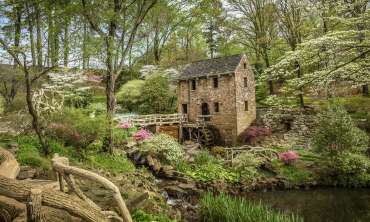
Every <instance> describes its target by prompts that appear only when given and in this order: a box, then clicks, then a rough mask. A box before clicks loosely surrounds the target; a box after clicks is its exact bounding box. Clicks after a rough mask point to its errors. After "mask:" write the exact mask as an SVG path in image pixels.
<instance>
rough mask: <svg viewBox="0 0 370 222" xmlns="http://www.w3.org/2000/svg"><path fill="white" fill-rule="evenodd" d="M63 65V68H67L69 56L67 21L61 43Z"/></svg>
mask: <svg viewBox="0 0 370 222" xmlns="http://www.w3.org/2000/svg"><path fill="white" fill-rule="evenodd" d="M63 48H64V49H63V64H64V66H65V67H67V66H68V62H69V61H68V56H69V21H68V19H66V21H65V24H64V42H63Z"/></svg>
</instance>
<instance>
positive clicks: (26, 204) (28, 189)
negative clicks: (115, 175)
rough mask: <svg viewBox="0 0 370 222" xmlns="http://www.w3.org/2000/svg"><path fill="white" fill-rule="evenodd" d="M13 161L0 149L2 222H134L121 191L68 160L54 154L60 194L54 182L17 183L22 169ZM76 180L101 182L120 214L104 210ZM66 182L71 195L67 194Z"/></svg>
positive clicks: (0, 211) (8, 153)
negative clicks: (73, 220) (78, 221)
mask: <svg viewBox="0 0 370 222" xmlns="http://www.w3.org/2000/svg"><path fill="white" fill-rule="evenodd" d="M14 161H15V159H14V157H13V155H12V154H11V153H10V152H8V151H7V150H4V149H2V148H0V209H1V210H0V221H5V222H8V221H9V222H10V221H25V218H27V221H32V222H46V221H56V222H58V221H71V220H72V218H75V219H76V218H78V219H79V220H83V221H88V222H109V221H123V222H132V219H131V216H130V213H129V211H128V209H127V207H126V204H125V202H124V201H123V199H122V197H121V193H120V191H119V189H118V188H117V187H116V186H115V185H114V184H113V183H112V182H110V181H109V180H107V179H106V178H104V177H102V176H99V175H97V174H95V173H93V172H90V171H87V170H84V169H80V168H77V167H72V166H69V164H68V159H67V158H64V157H59V156H58V155H55V156H54V158H53V159H52V165H53V169H54V171H56V172H57V174H58V178H59V189H60V191H58V190H56V189H55V187H57V186H55V185H56V184H55V183H56V182H55V181H34V180H16V179H15V178H16V176H17V174H18V172H19V166H18V163H16V161H15V163H14ZM74 177H79V178H80V179H84V180H90V181H92V182H96V183H99V184H100V185H102V186H103V187H104V188H106V189H108V190H111V191H112V192H113V199H114V200H115V202H116V204H117V206H118V211H119V214H117V213H115V212H112V211H103V210H102V209H101V208H100V207H99V206H97V205H96V204H95V203H94V202H93V201H92V200H90V199H89V198H88V197H86V196H85V195H84V194H83V192H82V191H81V190H80V188H79V187H78V185H77V184H76V182H75V180H74ZM65 183H66V187H68V194H67V193H65V191H66V190H65V188H66V187H65ZM71 193H74V194H75V195H71Z"/></svg>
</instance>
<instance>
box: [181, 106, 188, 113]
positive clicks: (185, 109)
mask: <svg viewBox="0 0 370 222" xmlns="http://www.w3.org/2000/svg"><path fill="white" fill-rule="evenodd" d="M182 113H184V114H187V113H188V104H182Z"/></svg>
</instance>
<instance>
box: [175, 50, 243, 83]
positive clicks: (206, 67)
mask: <svg viewBox="0 0 370 222" xmlns="http://www.w3.org/2000/svg"><path fill="white" fill-rule="evenodd" d="M242 57H243V55H240V54H239V55H232V56H226V57H219V58H214V59H207V60H200V61H196V62H192V63H190V64H187V65H185V67H184V69H183V70H182V72H181V74H180V76H179V79H190V78H197V77H203V76H210V75H212V76H213V75H221V74H229V73H233V72H234V71H235V69H236V67H237V66H238V65H239V63H240V60H241V59H242Z"/></svg>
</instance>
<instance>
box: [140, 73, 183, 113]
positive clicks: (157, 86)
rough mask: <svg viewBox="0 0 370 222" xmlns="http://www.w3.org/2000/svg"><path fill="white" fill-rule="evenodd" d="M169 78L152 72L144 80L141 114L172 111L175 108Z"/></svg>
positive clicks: (174, 96) (174, 99)
mask: <svg viewBox="0 0 370 222" xmlns="http://www.w3.org/2000/svg"><path fill="white" fill-rule="evenodd" d="M169 84H170V83H169V80H168V78H166V77H163V76H161V75H159V74H153V75H151V76H150V77H149V78H148V79H146V80H145V84H144V86H143V91H142V98H141V101H142V104H141V106H140V108H139V110H140V113H142V114H151V113H172V112H175V110H176V95H175V93H174V92H173V91H172V90H171V89H170V85H169Z"/></svg>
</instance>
